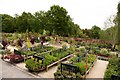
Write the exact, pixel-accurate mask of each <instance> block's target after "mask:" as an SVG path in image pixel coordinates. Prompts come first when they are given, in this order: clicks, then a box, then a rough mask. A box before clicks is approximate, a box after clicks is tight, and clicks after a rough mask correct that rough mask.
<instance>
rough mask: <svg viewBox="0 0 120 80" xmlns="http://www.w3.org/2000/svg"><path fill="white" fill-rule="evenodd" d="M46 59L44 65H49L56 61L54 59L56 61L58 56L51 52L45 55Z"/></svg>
mask: <svg viewBox="0 0 120 80" xmlns="http://www.w3.org/2000/svg"><path fill="white" fill-rule="evenodd" d="M44 58H45V59H44V61H43V65H44V66H47V65H49V64H51V63H52V62H54V61H56V60H57V58H56V57H54V56H52V55H50V54H46V55H45V56H44Z"/></svg>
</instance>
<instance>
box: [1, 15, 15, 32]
mask: <svg viewBox="0 0 120 80" xmlns="http://www.w3.org/2000/svg"><path fill="white" fill-rule="evenodd" d="M1 16H2V31H3V32H14V27H15V25H14V18H13V17H12V16H10V15H7V14H1Z"/></svg>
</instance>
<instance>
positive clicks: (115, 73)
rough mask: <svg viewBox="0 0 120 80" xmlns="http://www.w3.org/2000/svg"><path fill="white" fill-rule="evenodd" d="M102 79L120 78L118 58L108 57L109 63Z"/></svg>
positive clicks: (114, 79)
mask: <svg viewBox="0 0 120 80" xmlns="http://www.w3.org/2000/svg"><path fill="white" fill-rule="evenodd" d="M110 78H111V79H110ZM104 80H120V58H118V57H116V56H114V57H112V58H111V59H109V64H108V67H107V70H106V72H105V75H104Z"/></svg>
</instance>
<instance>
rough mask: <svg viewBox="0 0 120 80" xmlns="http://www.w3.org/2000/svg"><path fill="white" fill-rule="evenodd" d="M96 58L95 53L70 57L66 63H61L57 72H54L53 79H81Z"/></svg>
mask: <svg viewBox="0 0 120 80" xmlns="http://www.w3.org/2000/svg"><path fill="white" fill-rule="evenodd" d="M96 59H97V58H96V55H94V54H83V55H82V56H79V57H78V56H75V57H74V58H71V59H70V60H69V61H68V63H61V65H60V66H59V67H58V70H57V72H56V73H54V76H55V79H56V80H57V79H67V78H68V79H69V78H78V79H83V78H85V77H86V74H87V73H89V71H90V70H91V68H92V67H93V65H94V64H95V62H96ZM86 61H87V62H86Z"/></svg>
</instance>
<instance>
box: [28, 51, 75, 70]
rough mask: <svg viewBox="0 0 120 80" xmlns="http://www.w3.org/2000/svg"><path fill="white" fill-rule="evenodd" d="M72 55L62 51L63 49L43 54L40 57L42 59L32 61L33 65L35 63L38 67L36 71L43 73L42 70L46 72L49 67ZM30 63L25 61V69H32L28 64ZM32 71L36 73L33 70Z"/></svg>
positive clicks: (69, 52)
mask: <svg viewBox="0 0 120 80" xmlns="http://www.w3.org/2000/svg"><path fill="white" fill-rule="evenodd" d="M72 54H73V53H71V51H70V50H69V49H68V50H64V49H58V50H56V51H52V52H49V53H45V54H41V55H40V57H42V58H43V59H39V60H38V59H37V61H36V59H34V61H32V62H33V64H34V63H36V64H38V65H40V66H38V67H39V69H38V71H43V70H48V68H49V67H51V66H53V65H55V64H57V63H59V62H61V61H63V60H65V59H67V58H69V57H71V56H72ZM30 63H31V62H30V61H29V60H27V61H26V67H27V68H28V69H30V68H31V69H32V68H34V67H32V66H31V64H30ZM33 71H36V70H34V69H33Z"/></svg>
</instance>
